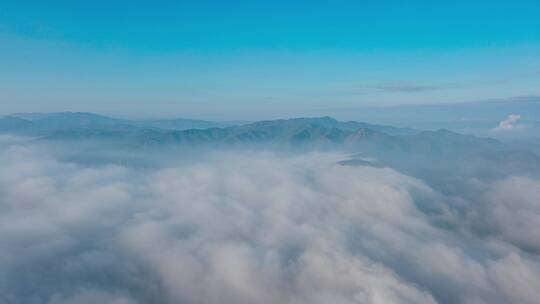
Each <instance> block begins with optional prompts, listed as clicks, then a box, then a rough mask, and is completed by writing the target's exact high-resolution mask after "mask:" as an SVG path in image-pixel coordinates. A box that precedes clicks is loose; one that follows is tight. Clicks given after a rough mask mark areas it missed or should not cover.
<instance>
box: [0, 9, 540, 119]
mask: <svg viewBox="0 0 540 304" xmlns="http://www.w3.org/2000/svg"><path fill="white" fill-rule="evenodd" d="M292 2H294V3H292ZM539 84H540V1H538V0H536V1H519V0H517V1H459V0H458V1H185V2H184V1H22V0H19V1H5V0H0V113H9V112H16V111H64V110H71V111H93V112H99V113H106V114H115V115H124V116H191V117H207V118H219V117H223V118H227V119H229V118H234V119H240V118H245V119H247V118H258V117H263V116H269V115H270V116H271V115H276V116H288V114H290V115H294V114H296V113H302V111H309V110H316V109H325V108H334V109H335V108H340V107H341V108H350V107H362V106H366V105H367V106H370V105H402V104H418V103H442V102H462V101H473V100H484V99H498V98H509V97H514V96H523V95H540V85H539Z"/></svg>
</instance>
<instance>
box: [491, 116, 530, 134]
mask: <svg viewBox="0 0 540 304" xmlns="http://www.w3.org/2000/svg"><path fill="white" fill-rule="evenodd" d="M520 119H521V115H518V114H510V115H508V118H506V119H505V120H503V121H501V122H500V123H499V125H498V126H497V127H496V128H494V129H493V130H492V131H494V132H501V131H509V130H517V129H524V128H525V125H524V124H519V123H518V121H519V120H520Z"/></svg>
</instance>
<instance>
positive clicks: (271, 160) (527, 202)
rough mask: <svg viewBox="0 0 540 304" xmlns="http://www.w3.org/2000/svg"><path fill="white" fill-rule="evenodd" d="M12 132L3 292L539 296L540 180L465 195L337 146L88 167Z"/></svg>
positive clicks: (430, 299) (124, 299) (44, 299)
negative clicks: (350, 156)
mask: <svg viewBox="0 0 540 304" xmlns="http://www.w3.org/2000/svg"><path fill="white" fill-rule="evenodd" d="M6 142H7V140H6V141H5V142H4V144H3V146H2V147H1V151H0V165H1V167H2V170H1V171H0V194H1V195H0V209H1V210H2V212H1V213H0V246H1V247H2V248H3V250H2V251H1V252H0V302H2V303H9V304H12V303H38V304H41V303H47V304H65V303H70V304H86V303H113V304H134V303H225V304H226V303H295V304H300V303H373V304H378V303H415V304H416V303H537V299H538V298H540V294H539V291H540V262H539V258H538V252H539V251H540V243H538V240H539V239H540V237H539V234H538V231H537V230H535V229H534V227H540V206H539V205H538V202H537V200H536V198H538V197H539V195H540V193H538V189H540V181H539V180H535V179H530V178H524V177H512V178H507V179H503V180H500V181H498V182H496V183H494V184H487V185H485V187H483V188H484V189H485V190H484V191H483V194H482V195H481V196H480V197H479V198H478V201H463V199H462V198H459V197H454V196H445V195H442V194H440V193H438V192H436V191H435V190H433V189H431V188H430V187H428V186H427V185H425V184H424V183H423V182H421V181H419V180H417V179H414V178H411V177H408V176H405V175H403V174H400V173H398V172H396V171H394V170H392V169H389V168H372V167H365V166H357V167H353V166H343V165H339V164H338V163H337V161H339V160H341V159H343V158H344V155H342V154H337V153H311V154H305V155H286V156H284V155H281V156H280V155H278V154H276V153H270V152H234V153H233V152H215V153H213V154H209V155H207V156H204V157H203V160H200V161H193V162H191V163H188V164H182V165H175V166H172V165H171V166H169V167H168V168H164V169H157V168H156V169H135V168H126V167H120V166H112V165H104V166H101V167H93V168H89V167H85V166H83V165H78V164H74V163H67V162H63V161H59V160H57V159H56V158H55V157H54V156H53V155H52V154H50V153H48V152H47V150H44V149H43V148H37V147H32V146H28V145H24V144H21V143H20V142H19V143H12V144H10V143H9V142H8V143H6ZM171 163H172V162H171ZM520 210H521V211H520Z"/></svg>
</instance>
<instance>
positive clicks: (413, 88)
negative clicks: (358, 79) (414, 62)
mask: <svg viewBox="0 0 540 304" xmlns="http://www.w3.org/2000/svg"><path fill="white" fill-rule="evenodd" d="M366 87H367V88H372V89H377V90H381V91H384V92H390V93H399V92H402V93H417V92H427V91H437V90H442V89H446V88H447V87H445V86H440V85H429V84H411V83H383V84H377V85H372V86H366Z"/></svg>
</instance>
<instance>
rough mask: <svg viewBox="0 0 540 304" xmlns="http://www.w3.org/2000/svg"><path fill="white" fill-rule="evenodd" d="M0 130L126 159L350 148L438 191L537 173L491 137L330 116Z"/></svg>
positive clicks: (61, 121) (529, 156)
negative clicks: (208, 151)
mask: <svg viewBox="0 0 540 304" xmlns="http://www.w3.org/2000/svg"><path fill="white" fill-rule="evenodd" d="M1 133H4V134H16V135H21V136H29V137H30V138H33V141H37V142H41V143H51V142H54V143H62V144H72V143H77V144H76V145H72V146H71V147H73V150H77V148H78V149H82V150H83V151H81V150H77V152H76V153H75V152H74V153H73V154H74V155H75V154H76V157H77V159H78V160H80V159H84V160H85V161H89V160H95V159H100V158H106V159H107V161H119V159H121V161H122V162H125V161H130V160H129V157H131V156H130V155H134V154H133V153H130V151H135V150H136V151H139V152H140V151H143V150H144V151H147V152H148V154H149V155H150V156H149V157H150V158H155V157H156V155H159V153H163V151H165V150H167V149H168V150H171V149H172V150H173V151H174V153H178V155H179V157H181V156H182V153H184V155H185V154H187V152H186V151H189V150H192V149H198V148H205V147H212V148H217V147H220V148H233V149H236V148H250V149H258V148H264V149H268V148H271V149H273V148H280V149H286V150H289V151H310V150H317V149H337V150H340V151H345V152H347V153H349V154H350V155H352V156H351V157H350V159H348V160H344V161H343V162H341V163H342V164H343V165H370V166H377V167H385V166H388V167H392V168H394V169H396V170H399V171H401V172H404V173H406V174H409V175H412V176H416V177H418V178H421V179H424V180H426V181H427V182H428V183H430V184H431V185H432V186H434V187H436V188H437V189H439V190H441V191H444V190H445V189H449V187H451V188H456V187H465V185H466V184H470V183H463V185H461V183H462V182H463V181H465V180H467V179H468V178H478V177H480V178H487V179H496V178H497V177H498V176H500V175H501V174H502V173H505V174H508V173H511V174H519V175H536V174H538V172H540V157H538V156H537V155H536V154H534V153H532V152H530V151H527V150H520V149H515V148H513V147H512V146H509V145H506V144H504V143H501V142H500V141H498V140H495V139H491V138H480V137H475V136H472V135H463V134H459V133H455V132H451V131H448V130H438V131H420V130H415V129H409V128H399V127H393V126H388V125H375V124H369V123H364V122H355V121H347V122H341V121H338V120H336V119H333V118H331V117H315V118H293V119H280V120H266V121H258V122H253V123H220V122H210V121H202V120H190V119H164V120H160V119H155V120H128V119H118V118H111V117H107V116H102V115H97V114H92V113H71V112H65V113H53V114H13V115H8V116H4V117H2V118H0V134H1ZM82 147H84V148H82ZM67 150H70V149H67ZM104 151H106V153H105V154H104ZM139 154H140V153H139ZM111 155H112V156H111ZM137 157H138V156H137ZM111 158H112V160H111ZM366 159H370V161H366ZM99 161H103V159H100V160H99ZM132 161H133V160H132ZM136 161H137V162H140V159H137V160H136Z"/></svg>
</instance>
